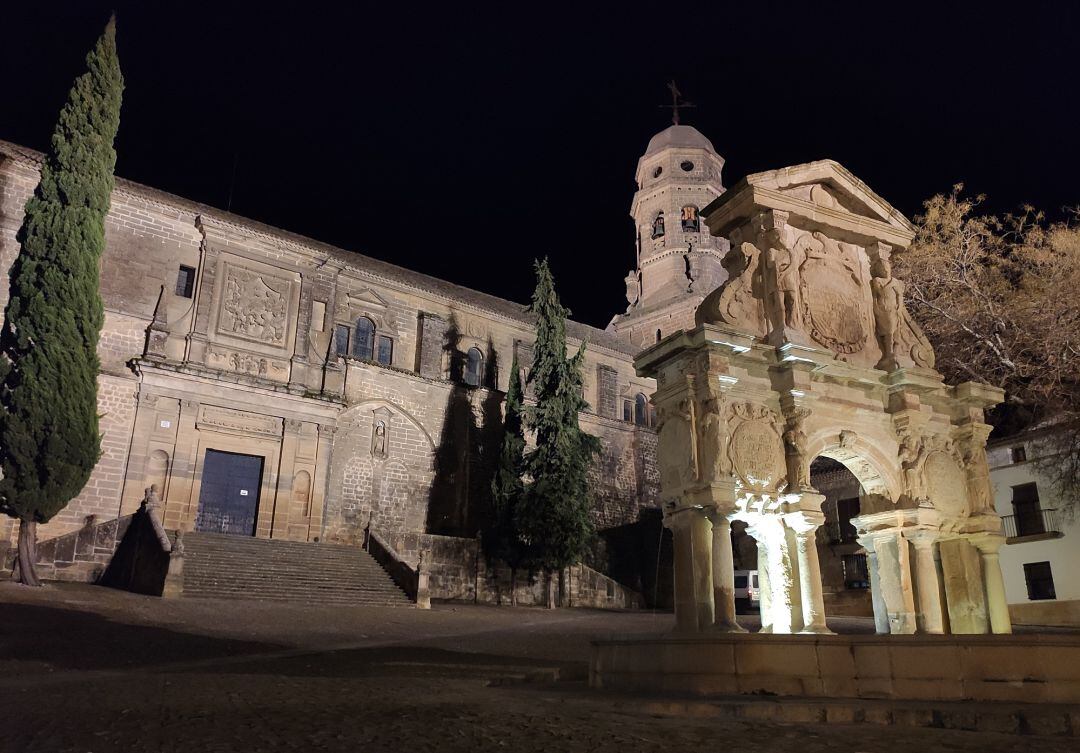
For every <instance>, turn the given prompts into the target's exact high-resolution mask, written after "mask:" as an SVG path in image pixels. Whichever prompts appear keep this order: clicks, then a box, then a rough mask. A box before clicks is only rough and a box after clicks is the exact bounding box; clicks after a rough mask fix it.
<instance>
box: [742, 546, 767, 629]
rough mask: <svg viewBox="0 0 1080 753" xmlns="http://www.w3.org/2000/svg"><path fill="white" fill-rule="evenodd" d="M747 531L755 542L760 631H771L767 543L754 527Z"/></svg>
mask: <svg viewBox="0 0 1080 753" xmlns="http://www.w3.org/2000/svg"><path fill="white" fill-rule="evenodd" d="M747 531H748V532H749V534H750V535H751V536H753V537H754V541H756V542H757V573H758V613H759V614H760V615H761V632H762V633H771V632H772V631H773V618H772V581H770V580H769V545H768V544H767V543H766V542H765V536H764V535H763V534H762V533H761V532H760V531H758V530H757V529H756V528H748V529H747Z"/></svg>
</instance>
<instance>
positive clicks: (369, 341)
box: [352, 316, 375, 361]
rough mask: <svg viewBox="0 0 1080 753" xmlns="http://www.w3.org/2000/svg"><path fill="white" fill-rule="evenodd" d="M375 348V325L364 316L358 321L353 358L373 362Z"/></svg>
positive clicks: (354, 336) (354, 337) (353, 345)
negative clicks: (372, 356)
mask: <svg viewBox="0 0 1080 753" xmlns="http://www.w3.org/2000/svg"><path fill="white" fill-rule="evenodd" d="M374 347H375V323H374V322H373V321H371V320H370V319H368V318H367V317H366V316H362V317H360V318H359V319H357V320H356V332H355V334H354V335H353V342H352V357H353V358H362V359H363V360H365V361H370V360H371V355H372V353H373V349H374Z"/></svg>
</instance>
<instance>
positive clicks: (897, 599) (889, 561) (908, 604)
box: [874, 529, 915, 634]
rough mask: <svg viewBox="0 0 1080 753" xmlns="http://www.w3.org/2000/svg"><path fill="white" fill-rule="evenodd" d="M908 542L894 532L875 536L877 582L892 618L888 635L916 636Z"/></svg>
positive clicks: (890, 618)
mask: <svg viewBox="0 0 1080 753" xmlns="http://www.w3.org/2000/svg"><path fill="white" fill-rule="evenodd" d="M907 545H908V543H907V541H906V540H905V539H904V538H902V537H901V536H900V535H899V532H898V531H896V530H895V529H893V530H891V531H889V532H887V533H883V534H882V535H879V536H875V542H874V550H875V551H876V552H877V555H878V556H877V559H878V567H877V571H878V582H879V583H880V585H881V598H882V600H883V601H884V602H885V609H886V611H887V613H888V616H889V632H890V633H895V634H906V633H914V632H915V602H914V596H913V594H912V593H911V584H910V580H911V574H910V572H905V571H906V570H907V567H908V559H909V558H908V557H907V553H906V549H907Z"/></svg>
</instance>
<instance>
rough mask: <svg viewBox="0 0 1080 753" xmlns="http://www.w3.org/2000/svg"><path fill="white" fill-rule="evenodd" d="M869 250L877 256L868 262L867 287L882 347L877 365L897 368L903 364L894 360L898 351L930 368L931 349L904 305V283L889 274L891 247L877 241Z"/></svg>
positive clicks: (879, 345) (931, 366) (917, 363)
mask: <svg viewBox="0 0 1080 753" xmlns="http://www.w3.org/2000/svg"><path fill="white" fill-rule="evenodd" d="M872 250H873V251H874V255H875V257H876V258H875V259H874V261H873V264H872V266H871V273H872V274H873V279H872V280H871V281H870V289H871V291H872V292H873V294H874V331H875V333H876V334H877V340H878V347H880V348H881V360H880V361H878V363H877V365H876V368H879V369H884V370H886V371H892V370H894V369H896V368H898V367H899V366H901V365H903V364H902V363H901V362H900V361H899V360H897V356H898V355H899V356H900V357H902V358H904V359H909V358H910V359H911V362H912V363H914V364H915V365H916V366H922V367H924V368H928V369H932V368H933V367H934V349H933V348H932V347H931V346H930V341H929V340H927V339H926V336H925V335H924V334H923V332H922V330H921V329H920V328H919V325H918V324H916V323H915V321H914V320H913V319H912V318H911V315H910V314H909V313H908V310H907V307H906V306H904V283H903V282H901V281H900V280H898V279H896V278H895V277H893V276H892V262H891V260H890V255H891V249H890V247H889V246H888V245H886V244H884V243H878V244H876V246H875V247H874V248H873V249H872Z"/></svg>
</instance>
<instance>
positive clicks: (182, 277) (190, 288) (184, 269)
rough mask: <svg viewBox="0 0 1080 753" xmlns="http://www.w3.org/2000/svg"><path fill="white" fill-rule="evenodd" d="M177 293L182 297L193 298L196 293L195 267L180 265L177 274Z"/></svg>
mask: <svg viewBox="0 0 1080 753" xmlns="http://www.w3.org/2000/svg"><path fill="white" fill-rule="evenodd" d="M176 294H177V295H178V296H180V297H181V298H191V296H192V295H194V294H195V267H188V266H185V265H183V264H181V265H180V271H179V272H178V273H177V275H176Z"/></svg>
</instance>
